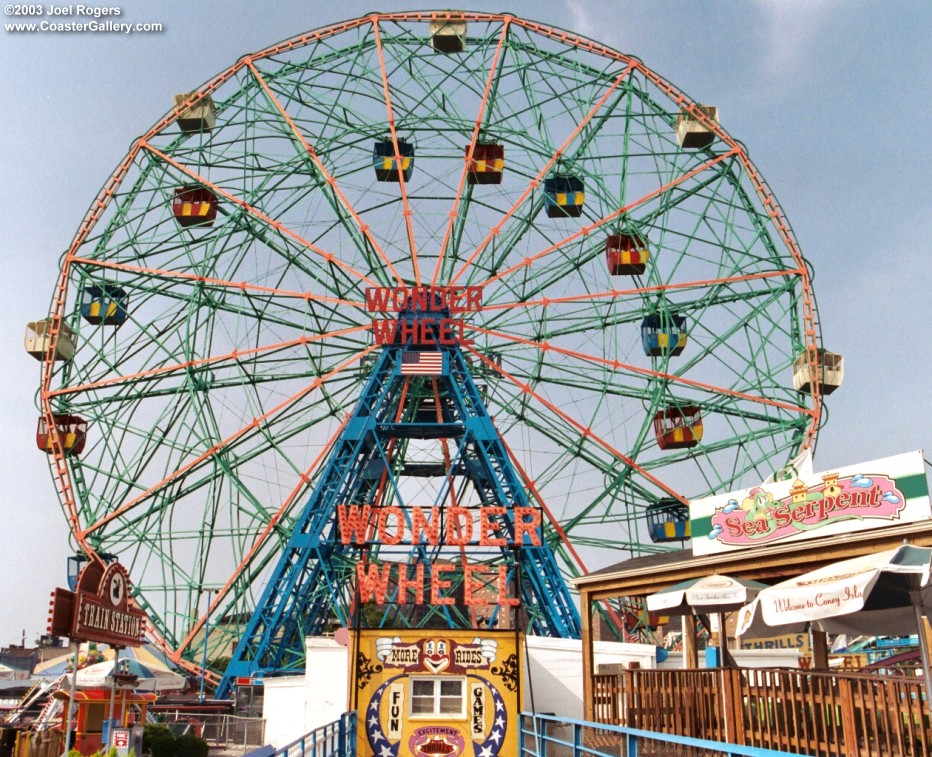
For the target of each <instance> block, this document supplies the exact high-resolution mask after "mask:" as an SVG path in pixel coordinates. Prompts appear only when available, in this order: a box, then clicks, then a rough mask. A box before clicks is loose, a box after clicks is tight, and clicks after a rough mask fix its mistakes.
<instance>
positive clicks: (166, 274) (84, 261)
mask: <svg viewBox="0 0 932 757" xmlns="http://www.w3.org/2000/svg"><path fill="white" fill-rule="evenodd" d="M71 263H73V264H80V265H84V266H89V267H95V268H106V269H108V270H112V271H126V272H128V273H137V274H142V275H145V276H154V277H157V278H160V279H181V280H183V281H191V282H193V283H195V284H209V285H210V286H213V287H217V288H218V289H234V290H236V291H240V292H250V293H252V292H255V293H256V294H269V295H272V296H274V297H283V298H286V299H295V300H305V301H306V302H324V303H327V304H328V305H345V306H347V307H354V308H359V309H363V308H365V307H366V303H364V302H361V301H357V300H341V299H340V298H339V297H327V296H324V295H320V294H311V292H293V291H291V290H288V289H276V288H274V287H265V286H260V285H259V284H249V283H248V282H245V281H230V280H228V279H214V278H211V277H210V276H199V275H198V274H196V273H187V272H185V271H169V270H166V269H164V268H147V267H146V266H140V265H131V264H129V263H111V262H108V261H104V260H96V259H94V258H78V257H73V258H71Z"/></svg>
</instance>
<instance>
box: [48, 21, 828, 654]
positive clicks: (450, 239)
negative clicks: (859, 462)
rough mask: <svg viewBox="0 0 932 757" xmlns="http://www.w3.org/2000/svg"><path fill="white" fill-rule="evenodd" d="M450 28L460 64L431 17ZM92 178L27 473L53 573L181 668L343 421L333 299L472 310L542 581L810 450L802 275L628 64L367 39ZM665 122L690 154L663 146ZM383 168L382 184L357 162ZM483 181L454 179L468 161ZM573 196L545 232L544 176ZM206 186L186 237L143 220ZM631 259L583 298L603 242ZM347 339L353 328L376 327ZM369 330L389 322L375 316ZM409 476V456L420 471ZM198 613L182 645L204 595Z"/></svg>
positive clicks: (585, 565) (236, 84) (358, 313)
mask: <svg viewBox="0 0 932 757" xmlns="http://www.w3.org/2000/svg"><path fill="white" fill-rule="evenodd" d="M444 18H446V19H451V18H455V19H456V20H461V21H465V22H466V23H467V25H468V31H467V38H466V44H465V49H464V50H463V52H460V53H454V54H444V53H441V52H437V51H436V50H434V49H433V47H432V46H431V44H430V25H429V24H430V22H431V20H434V21H436V20H438V19H440V20H443V19H444ZM207 97H210V98H211V99H212V101H213V102H214V103H215V105H216V125H215V126H214V127H213V128H212V129H210V130H203V131H194V132H190V131H188V132H186V131H182V130H180V129H179V126H178V123H177V117H178V114H179V112H180V111H179V110H172V111H170V112H169V113H168V114H167V115H165V116H164V117H163V118H162V119H161V120H159V121H158V122H157V123H156V124H155V125H154V126H153V127H152V129H151V130H150V131H148V132H147V133H146V134H145V135H144V136H142V137H141V138H139V139H138V140H137V141H136V142H135V143H134V144H133V146H132V148H131V150H130V151H129V153H128V155H127V156H126V157H125V159H124V160H123V162H122V163H121V164H120V165H119V166H118V167H117V169H116V170H115V171H114V172H113V174H112V175H111V176H110V177H109V178H108V180H107V182H106V184H105V186H104V188H103V189H102V190H101V192H100V194H99V195H98V197H97V198H96V199H95V201H94V203H93V204H92V206H91V208H90V210H89V211H88V213H87V216H86V218H85V220H84V222H83V223H82V224H81V226H80V228H79V229H78V231H77V234H76V236H75V238H74V240H73V242H72V244H71V246H70V248H69V249H68V251H67V252H66V254H65V255H64V257H63V259H62V266H61V274H60V277H59V281H58V285H57V288H56V290H55V293H54V297H53V302H52V306H51V310H50V317H51V319H52V320H51V324H52V334H53V335H58V334H59V333H60V332H61V329H62V324H66V325H67V326H68V327H70V328H71V329H72V330H73V331H74V332H75V339H76V342H77V344H76V351H75V354H74V357H73V358H72V359H71V360H69V361H66V362H56V361H54V360H53V359H52V354H53V350H51V349H50V351H49V356H48V359H46V360H45V362H44V363H43V371H42V384H41V392H40V403H41V412H42V414H43V415H44V416H45V417H46V419H47V421H48V422H49V423H52V422H53V421H54V416H55V415H58V414H63V413H70V414H75V415H79V416H80V417H82V418H84V419H85V420H87V421H88V422H89V430H88V439H87V445H86V449H85V450H84V451H83V452H82V453H81V454H80V455H68V454H67V453H66V451H65V450H64V449H62V447H61V444H60V442H59V441H57V440H56V441H55V442H54V445H53V447H54V448H53V454H52V455H51V456H50V461H51V467H52V473H53V477H54V479H55V482H56V486H57V489H58V493H59V496H60V499H61V503H62V507H63V510H64V512H65V514H66V516H67V518H68V520H69V523H70V525H71V528H72V531H73V534H74V541H75V546H76V548H77V549H78V550H81V551H84V552H86V553H88V554H102V553H106V554H111V555H116V556H117V557H118V558H119V559H120V560H121V561H122V562H123V563H124V564H125V565H126V566H127V567H128V569H129V572H130V575H131V577H132V579H133V581H134V582H135V592H136V601H137V602H138V603H139V604H140V605H141V606H142V607H143V608H144V609H145V610H146V611H147V612H148V613H149V617H150V620H151V625H152V632H153V634H154V636H155V637H156V638H157V639H159V640H160V641H161V643H162V644H163V645H164V647H165V648H166V649H167V650H168V651H169V652H171V653H172V654H173V656H174V657H175V659H177V660H179V661H182V660H183V661H187V662H188V663H189V664H190V665H191V666H192V667H194V666H197V665H198V664H199V663H200V660H201V658H202V654H203V644H204V627H205V623H208V622H209V632H210V635H209V639H210V658H211V660H214V659H215V658H218V657H222V656H224V655H225V654H226V652H227V650H228V645H229V642H230V640H231V639H233V638H235V637H236V635H237V634H238V632H239V630H240V628H241V627H242V625H243V623H244V622H245V619H247V618H248V617H249V615H250V614H251V612H252V611H253V609H254V604H255V602H256V597H257V595H258V594H259V593H260V592H261V587H262V585H263V581H265V580H267V577H268V573H269V570H270V563H271V564H274V561H275V560H276V558H277V556H278V554H279V551H280V549H281V547H282V544H283V543H284V541H285V540H287V537H288V534H289V532H290V523H291V521H292V518H293V516H294V513H295V512H296V511H297V510H298V509H300V507H301V506H302V505H303V503H304V502H306V501H307V498H308V496H309V492H310V491H311V489H312V487H313V486H314V482H315V477H316V476H317V474H318V473H319V471H320V469H321V466H322V461H323V460H324V459H325V457H326V453H327V451H328V449H329V445H330V444H331V443H332V441H333V440H334V439H335V437H336V435H337V433H338V432H339V429H340V427H341V423H342V422H343V420H344V418H345V416H346V413H347V412H348V411H349V410H350V409H351V408H352V407H353V405H354V403H355V401H356V400H357V398H358V396H359V392H360V388H361V386H362V382H363V381H364V380H365V377H366V368H367V365H369V364H370V363H369V361H370V360H371V359H372V358H374V356H375V355H377V354H378V353H377V352H376V351H375V349H376V348H374V347H373V345H372V335H371V319H372V317H373V314H372V313H369V312H367V311H366V308H365V306H364V303H365V294H364V292H365V289H366V288H370V287H390V286H407V285H425V286H426V285H437V286H467V285H469V286H481V287H482V288H483V296H482V302H483V307H482V310H481V311H480V312H477V313H468V314H466V315H465V316H464V317H465V319H466V320H467V322H468V324H467V325H468V328H469V329H470V332H469V336H470V337H471V338H472V339H473V340H474V344H472V345H470V346H468V347H464V348H463V349H464V352H465V353H466V354H467V355H468V356H469V358H470V359H471V361H472V365H473V367H474V378H475V379H476V382H477V384H480V385H481V387H482V388H483V391H484V392H485V393H486V397H487V404H488V406H489V409H490V412H491V414H492V415H493V416H494V418H495V422H496V425H497V427H498V429H499V430H500V433H501V435H502V437H503V439H504V441H505V443H506V445H507V449H508V450H509V454H510V455H511V456H512V459H513V461H514V463H515V465H516V468H517V470H518V471H519V472H520V474H521V476H522V477H523V478H524V480H525V484H526V487H527V490H528V492H529V495H530V497H531V499H532V500H533V501H534V502H536V503H538V504H540V505H541V506H542V507H543V508H544V509H545V511H546V512H547V514H548V516H549V518H550V523H549V524H548V526H547V534H548V538H549V540H550V541H551V543H552V545H553V548H554V549H555V550H556V552H557V553H558V556H559V558H560V559H561V560H562V561H563V563H564V565H565V569H566V573H567V575H568V576H572V575H579V574H580V573H582V572H585V571H587V570H591V569H594V568H599V567H603V566H604V565H606V564H609V563H610V562H614V561H617V560H619V559H622V558H623V557H624V556H625V555H626V554H631V555H636V554H641V553H644V552H650V551H656V550H659V549H666V548H669V547H667V546H661V545H655V544H653V543H651V542H650V540H649V539H648V538H647V534H646V529H645V526H644V513H645V508H647V507H648V506H649V505H650V504H652V503H655V502H657V501H658V500H659V499H663V498H671V497H672V498H676V499H679V500H681V501H685V500H687V499H691V498H696V497H701V496H703V495H707V494H710V493H712V492H721V491H726V490H730V489H733V488H737V487H738V486H740V485H742V484H746V483H748V484H749V483H752V482H756V481H760V480H761V479H762V478H764V477H766V476H767V475H769V474H770V473H771V472H772V471H773V470H774V469H776V468H778V467H780V466H781V465H783V464H784V463H786V462H787V460H789V459H791V458H793V457H794V456H796V455H797V454H798V453H799V452H800V450H801V449H802V448H803V447H804V446H811V445H812V444H814V441H815V436H816V432H817V430H818V426H819V422H820V418H821V411H822V403H821V398H820V396H819V394H818V388H816V391H815V392H814V393H813V394H805V395H804V394H800V393H798V392H796V391H795V390H794V389H793V387H792V381H791V375H790V374H791V363H792V361H793V359H794V357H796V356H797V355H799V354H801V353H804V352H808V355H809V356H810V361H813V360H814V359H815V355H816V352H815V351H816V349H817V348H818V340H819V326H818V321H817V316H816V310H815V303H814V298H813V293H812V289H811V281H810V274H809V270H808V268H807V264H806V261H805V260H804V259H803V257H802V255H801V253H800V250H799V248H798V245H797V243H796V241H795V239H794V236H793V233H792V230H791V228H790V227H789V224H788V222H787V221H786V219H785V218H784V217H783V214H782V211H781V209H780V206H779V204H778V203H777V201H776V199H775V198H774V196H773V195H772V193H771V192H770V190H769V188H768V186H767V184H766V183H765V182H764V180H763V179H762V177H761V176H760V175H759V173H758V172H757V170H756V168H755V167H754V165H753V164H752V163H751V161H750V159H749V157H748V155H747V152H746V150H745V148H744V147H743V146H742V145H741V144H740V143H738V142H737V141H735V140H734V139H733V138H732V137H731V136H730V135H729V134H728V133H727V132H726V131H725V130H724V129H722V128H721V127H720V126H719V125H718V124H717V123H714V122H711V121H709V120H707V119H705V120H704V117H703V116H702V115H701V113H700V111H699V110H698V107H697V105H696V103H694V102H693V101H692V100H691V99H690V98H688V97H687V96H686V95H685V94H683V93H682V92H680V91H679V90H677V89H676V88H675V87H674V86H673V85H671V84H669V83H668V82H667V81H666V80H664V79H663V78H661V77H660V76H658V75H657V74H656V73H654V72H653V71H651V70H650V69H649V68H647V67H646V66H645V65H644V64H643V63H641V62H640V61H639V60H638V59H637V58H634V57H631V56H629V55H624V54H622V53H619V52H616V51H614V50H612V49H610V48H607V47H604V46H602V45H600V44H598V43H596V42H593V41H591V40H588V39H585V38H582V37H578V36H576V35H574V34H572V33H569V32H564V31H561V30H556V29H551V28H548V27H545V26H542V25H540V24H537V23H533V22H529V21H525V20H522V19H519V18H516V17H513V16H509V15H495V14H483V13H465V14H453V15H452V16H451V15H450V14H446V13H428V12H422V13H394V14H392V13H389V14H374V15H370V16H366V17H363V18H359V19H355V20H352V21H348V22H345V23H342V24H338V25H335V26H332V27H329V28H325V29H320V30H318V31H315V32H310V33H307V34H304V35H301V36H299V37H296V38H294V39H292V40H288V41H286V42H282V43H280V44H277V45H275V46H273V47H270V48H268V49H266V50H263V51H261V52H258V53H255V54H252V55H248V56H245V57H244V58H242V59H240V60H239V61H238V62H237V63H236V64H235V65H233V66H231V67H230V68H229V69H227V70H226V71H224V72H222V73H220V74H219V75H218V76H216V77H215V78H213V79H211V80H210V81H208V82H207V83H206V84H204V85H203V86H201V87H200V88H198V89H197V90H196V92H192V93H191V95H190V96H189V97H188V98H187V100H186V102H185V103H184V105H183V106H182V107H189V106H196V105H197V104H198V103H203V102H206V98H207ZM681 110H684V111H685V112H686V113H688V114H689V115H690V116H691V117H692V118H694V119H696V120H698V121H699V122H700V123H701V124H703V125H704V127H705V128H706V129H707V130H708V131H709V132H710V135H711V136H710V139H711V141H710V144H708V145H707V146H704V147H700V148H694V149H684V148H682V147H680V145H679V143H678V142H677V139H676V136H675V133H674V130H675V124H676V120H677V117H678V115H679V114H680V112H681ZM379 140H388V141H389V142H390V144H391V145H392V146H393V148H394V149H395V150H400V148H399V147H398V145H399V140H406V141H408V142H409V143H413V145H414V148H415V158H414V168H413V171H412V173H411V175H410V178H408V179H407V180H404V179H402V180H401V181H395V182H384V181H378V180H377V177H376V174H375V171H374V170H373V145H374V143H375V142H376V141H379ZM480 143H495V144H498V145H502V146H503V147H504V153H505V165H504V171H503V175H502V178H501V182H500V183H498V184H473V183H470V182H469V181H468V170H467V169H468V165H469V163H468V159H467V156H468V155H469V154H471V152H472V151H473V150H474V149H475V145H476V144H480ZM553 176H573V177H576V178H578V179H580V180H581V181H582V183H583V186H584V199H583V203H582V210H581V213H580V214H579V216H578V217H573V216H570V215H564V216H563V217H550V215H549V214H548V212H547V201H546V198H545V196H544V188H545V182H546V179H548V178H550V177H553ZM185 188H195V189H199V190H209V192H210V193H212V195H213V196H214V198H215V199H216V218H215V220H214V221H213V222H212V223H211V224H209V225H208V224H204V225H190V224H187V225H183V224H180V223H179V222H178V221H176V219H175V218H174V217H173V211H172V202H173V199H174V197H175V193H176V190H178V189H185ZM626 233H633V234H636V235H638V236H639V237H640V238H642V239H643V240H646V244H647V247H648V250H649V256H650V258H649V261H648V263H647V265H646V267H645V270H644V272H643V273H642V274H639V275H614V276H613V275H610V274H609V271H608V268H607V265H606V261H605V243H606V238H607V237H608V236H609V235H617V234H626ZM115 285H118V286H119V287H121V288H123V289H124V290H125V291H126V292H127V293H128V305H127V313H128V317H127V319H126V321H125V323H123V324H122V325H120V326H119V327H116V326H108V325H102V324H98V325H93V324H91V323H89V322H88V321H86V320H85V319H83V318H82V317H81V308H80V301H81V294H82V292H83V291H84V290H85V288H87V287H90V286H98V288H99V287H105V286H115ZM671 314H678V315H681V316H685V318H686V320H687V331H688V341H687V344H686V347H685V349H684V350H683V352H682V354H680V355H677V356H674V355H672V354H663V355H660V356H658V357H648V356H646V355H645V352H644V350H643V349H642V346H641V335H640V324H641V322H642V321H643V319H644V318H645V317H647V316H649V315H654V316H661V317H669V316H670V315H671ZM376 315H377V314H376ZM385 317H390V315H386V316H385ZM685 404H689V405H694V406H698V407H699V408H701V412H702V418H703V424H704V435H703V437H702V441H701V443H699V444H698V445H697V446H694V447H691V448H686V449H666V450H664V449H661V448H660V447H659V446H658V442H657V439H656V438H655V435H654V431H653V428H652V420H653V417H654V415H655V414H657V413H658V412H663V411H664V410H665V409H667V408H669V407H671V406H683V405H685ZM426 454H430V453H429V452H428V453H426ZM207 591H210V592H213V593H212V594H209V595H208V596H210V597H212V601H211V606H210V610H209V613H210V615H209V619H208V617H207V613H208V609H207V602H206V601H205V600H204V599H203V597H202V594H203V593H204V592H207Z"/></svg>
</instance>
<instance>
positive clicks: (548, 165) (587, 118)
mask: <svg viewBox="0 0 932 757" xmlns="http://www.w3.org/2000/svg"><path fill="white" fill-rule="evenodd" d="M633 68H634V66H633V65H629V66H628V67H627V68H626V69H625V70H624V71H622V72H621V74H620V75H619V76H618V78H617V79H615V81H613V82H612V83H611V85H610V86H609V87H608V89H606V90H605V93H604V94H603V95H602V97H600V98H599V99H598V101H597V102H596V103H595V105H593V106H592V108H591V109H590V110H589V112H588V113H587V114H586V115H585V116H584V117H583V119H582V120H581V121H580V122H579V123H578V124H577V125H576V128H575V129H573V131H572V132H571V133H570V135H569V136H568V137H567V138H566V139H565V140H564V141H563V144H562V145H560V147H559V148H558V149H557V150H556V152H554V154H553V155H552V156H551V157H550V159H549V160H548V161H547V162H546V163H545V164H544V167H543V168H542V169H541V170H540V171H539V172H538V174H537V176H535V177H534V179H533V180H532V181H531V182H530V184H528V185H527V188H526V189H525V190H524V191H523V192H522V193H521V196H520V197H519V198H518V199H517V200H515V203H514V205H512V206H511V208H510V209H509V210H508V211H507V212H506V213H505V215H504V216H503V217H502V219H501V220H500V221H499V222H498V225H497V226H494V227H493V228H492V230H491V231H490V232H489V233H488V235H487V236H486V238H485V239H483V240H482V242H480V243H479V247H478V248H476V251H475V252H474V253H473V254H472V255H470V256H469V258H467V260H466V261H465V262H464V263H463V265H462V266H460V269H459V270H458V271H457V272H456V273H455V274H454V275H453V278H451V279H450V286H452V285H453V284H455V283H456V281H457V279H459V277H460V276H462V275H463V274H464V273H465V272H466V271H467V270H468V269H469V267H470V266H471V265H472V264H473V263H474V262H475V261H476V258H478V257H479V255H481V254H482V251H483V250H484V249H485V248H486V247H487V246H488V245H489V243H490V242H491V241H492V240H493V239H494V238H495V237H497V236H498V235H499V234H500V233H501V231H502V226H503V225H504V223H505V222H506V221H507V220H508V219H509V218H511V217H512V216H513V215H514V214H515V213H517V212H518V210H519V209H520V207H521V204H522V203H523V202H524V201H525V200H526V199H527V198H528V196H529V195H530V194H531V193H532V192H533V191H534V190H535V189H536V188H537V187H538V186H539V185H540V182H541V179H543V178H544V177H545V176H546V175H547V173H548V172H549V171H550V169H551V168H552V167H553V165H554V164H555V163H556V162H557V161H558V160H559V159H560V158H561V157H562V156H563V153H564V152H566V149H567V148H568V147H569V146H570V145H571V144H572V143H573V141H574V140H575V139H576V137H578V136H579V134H580V133H581V132H582V130H583V129H584V128H585V127H586V125H587V124H588V123H589V122H590V121H591V120H592V119H593V117H595V115H596V113H598V112H599V110H600V109H601V107H602V106H603V105H604V104H605V103H606V101H607V100H608V98H609V97H610V96H611V94H612V92H614V91H615V90H616V89H618V87H619V85H620V84H621V83H622V82H623V81H624V80H625V79H627V78H628V74H630V73H631V71H632V70H633Z"/></svg>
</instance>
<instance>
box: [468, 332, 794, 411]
mask: <svg viewBox="0 0 932 757" xmlns="http://www.w3.org/2000/svg"><path fill="white" fill-rule="evenodd" d="M472 329H473V330H474V331H478V332H479V333H480V334H487V335H488V336H494V337H498V338H499V339H504V340H506V341H509V342H517V343H518V344H524V345H526V346H528V347H534V348H535V349H537V350H539V351H541V352H556V353H558V354H560V355H566V356H567V357H572V358H576V359H578V360H583V361H585V362H588V363H596V364H598V365H604V366H606V367H608V368H611V369H612V370H614V371H628V372H629V373H634V374H637V375H640V376H646V377H648V378H662V379H666V380H667V381H669V382H670V383H673V384H682V385H683V386H691V387H693V388H696V389H702V390H703V391H707V392H711V393H712V394H724V395H728V396H730V397H737V398H738V399H742V400H747V401H748V402H756V403H757V404H760V405H769V406H771V407H778V408H780V409H781V410H790V411H792V412H795V413H800V414H801V415H811V414H812V411H811V410H809V409H807V408H804V407H800V406H798V405H791V404H789V403H787V402H780V401H778V400H772V399H768V398H767V397H758V396H755V395H753V394H746V393H745V392H738V391H735V390H734V389H725V388H724V387H721V386H716V385H715V384H706V383H704V382H702V381H695V380H694V379H688V378H684V377H682V376H677V375H675V374H672V373H663V372H662V371H652V370H650V369H649V368H639V367H638V366H636V365H631V364H630V363H622V362H621V361H620V360H609V359H608V358H602V357H597V356H596V355H589V354H586V353H585V352H578V351H576V350H568V349H565V348H563V347H554V346H553V345H552V344H550V343H548V342H537V341H534V340H533V339H525V338H524V337H520V336H515V335H513V334H508V333H505V332H503V331H492V330H491V329H484V328H482V327H481V326H473V327H472ZM503 375H505V374H504V373H503Z"/></svg>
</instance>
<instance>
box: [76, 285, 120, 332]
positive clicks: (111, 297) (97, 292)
mask: <svg viewBox="0 0 932 757" xmlns="http://www.w3.org/2000/svg"><path fill="white" fill-rule="evenodd" d="M128 305H129V296H128V295H127V294H126V290H125V289H123V287H119V286H116V285H114V284H103V285H100V286H98V285H97V284H93V285H91V286H86V287H84V292H83V293H82V295H81V315H82V316H84V320H86V321H87V322H88V323H90V324H93V325H94V326H99V325H101V324H103V325H104V326H120V325H122V324H123V323H125V322H126V317H127V307H128Z"/></svg>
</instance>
